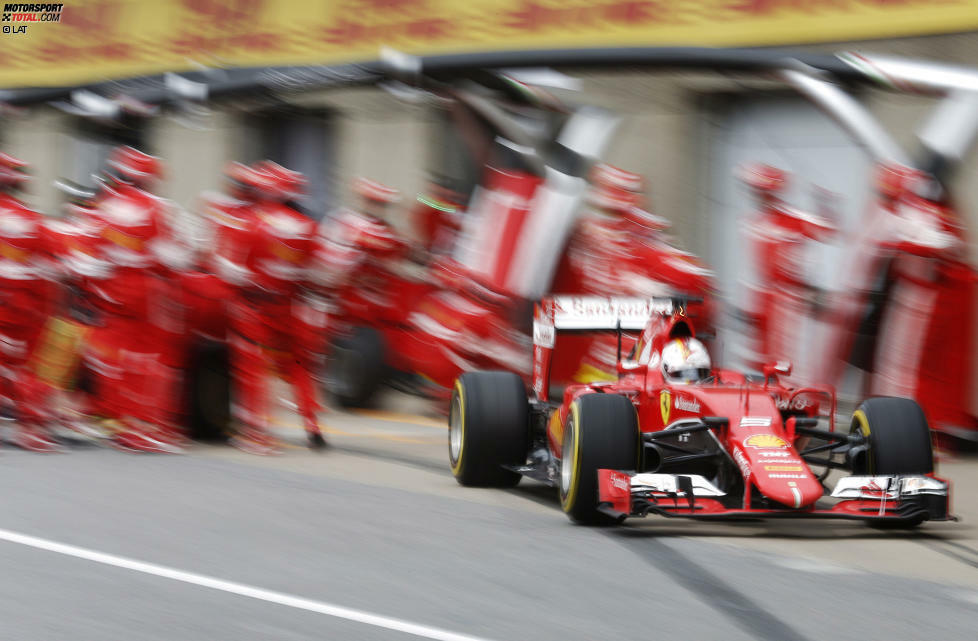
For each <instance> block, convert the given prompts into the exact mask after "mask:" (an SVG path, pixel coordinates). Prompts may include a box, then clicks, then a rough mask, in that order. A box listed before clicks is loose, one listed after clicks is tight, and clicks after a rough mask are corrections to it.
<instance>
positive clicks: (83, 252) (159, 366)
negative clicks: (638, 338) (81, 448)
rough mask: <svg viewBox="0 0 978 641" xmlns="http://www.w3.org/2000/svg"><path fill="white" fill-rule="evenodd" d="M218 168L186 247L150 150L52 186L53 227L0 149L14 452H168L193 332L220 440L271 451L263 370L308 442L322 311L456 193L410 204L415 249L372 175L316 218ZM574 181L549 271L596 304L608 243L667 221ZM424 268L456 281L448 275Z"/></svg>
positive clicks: (279, 177)
mask: <svg viewBox="0 0 978 641" xmlns="http://www.w3.org/2000/svg"><path fill="white" fill-rule="evenodd" d="M225 173H226V177H227V179H228V188H227V190H226V192H225V193H213V192H209V193H207V194H205V195H204V196H203V197H202V209H203V212H202V213H203V214H204V215H203V217H202V220H203V221H204V224H205V226H206V227H207V233H205V234H204V236H205V237H206V238H207V242H206V243H201V242H200V239H199V238H198V239H196V242H195V239H192V238H189V237H188V236H190V235H192V234H188V233H187V232H186V229H185V228H184V227H185V226H184V225H183V224H182V223H181V222H180V218H181V214H183V212H181V211H180V210H179V209H178V208H177V207H175V206H174V205H173V204H172V203H170V202H169V201H166V200H164V199H162V198H160V197H158V196H156V195H154V193H153V190H154V188H155V186H156V184H157V182H158V181H159V180H160V178H161V177H162V175H163V167H162V163H161V162H160V160H159V159H158V158H156V157H153V156H150V155H148V154H145V153H143V152H141V151H138V150H136V149H133V148H131V147H119V148H116V149H114V150H113V151H112V153H111V154H110V157H109V159H108V161H107V163H106V168H105V170H104V172H103V174H102V175H101V176H99V177H98V185H97V189H96V190H95V192H94V193H92V192H87V193H85V192H82V191H77V190H76V191H72V190H70V189H69V190H67V191H68V192H69V196H71V195H74V196H75V198H73V199H70V200H69V202H68V203H67V204H66V205H65V216H64V217H62V218H48V217H45V216H43V215H42V214H40V213H38V212H36V211H33V210H32V209H30V208H29V207H27V206H26V205H25V204H24V203H23V202H22V200H20V198H19V196H20V192H21V191H22V190H23V189H24V188H25V186H26V185H27V184H28V181H29V168H28V166H27V163H25V162H23V161H21V160H19V159H17V158H14V157H12V156H10V155H6V154H0V354H2V368H0V385H2V390H0V401H2V412H3V417H4V418H5V419H7V420H8V421H11V425H12V435H13V439H12V440H13V441H14V442H15V443H16V444H17V445H19V446H20V447H23V448H25V449H28V450H32V451H38V452H48V451H57V450H58V449H60V447H59V443H58V440H57V438H56V436H55V433H56V432H55V430H54V429H53V428H55V427H57V426H61V427H68V428H72V429H75V430H77V431H80V432H83V433H87V434H92V435H98V436H103V437H105V436H107V437H108V438H109V439H110V442H111V443H112V444H113V445H114V446H115V447H117V448H118V449H122V450H126V451H133V452H169V453H175V452H180V451H182V449H183V448H184V447H185V445H186V441H187V437H186V431H185V427H184V423H185V419H186V405H185V402H184V400H185V395H186V391H185V383H186V380H185V379H186V373H187V369H188V367H189V366H190V364H189V363H188V355H189V354H190V353H191V350H190V345H191V343H192V342H193V341H194V340H198V339H200V338H201V337H204V338H207V339H210V340H213V341H217V342H220V343H223V344H225V345H227V350H228V353H229V361H230V373H231V377H230V378H231V382H232V407H231V413H232V418H233V422H234V430H233V435H232V437H231V442H232V444H234V445H235V446H237V447H239V448H241V449H243V450H245V451H248V452H252V453H258V454H265V453H272V452H274V451H275V450H276V446H277V443H276V440H275V439H274V438H273V437H272V436H271V434H270V431H269V423H270V416H271V411H270V406H271V405H272V403H271V401H270V395H271V392H270V386H269V382H270V381H269V378H270V377H269V374H271V373H277V374H279V375H281V376H282V377H283V378H284V379H286V380H287V381H288V382H289V383H290V384H291V386H292V388H293V390H294V393H295V399H296V406H297V407H298V410H299V414H300V415H301V417H302V420H303V423H304V427H305V430H306V434H307V439H308V444H309V446H310V447H311V448H313V449H318V448H321V447H323V446H324V445H325V440H324V438H323V436H322V433H321V431H320V427H319V425H318V423H317V415H318V413H319V412H320V411H321V410H322V407H321V404H320V401H319V399H318V395H319V394H318V385H317V375H318V374H319V373H320V371H321V369H322V367H323V362H324V358H323V357H324V354H325V351H326V349H327V347H328V343H329V340H330V337H331V331H332V328H331V327H330V325H331V323H330V322H328V319H329V318H330V311H331V310H332V309H333V307H332V306H331V304H330V302H329V301H330V300H331V299H332V300H334V301H335V300H336V299H337V297H338V296H340V295H342V292H343V291H344V289H349V288H350V287H357V288H361V289H363V288H362V287H360V286H361V285H364V284H365V282H366V280H369V276H368V274H369V272H370V271H371V269H378V268H381V269H382V268H383V265H379V266H378V264H377V263H384V262H387V263H393V262H397V261H404V260H405V259H406V257H409V256H410V257H411V260H413V261H414V262H430V263H438V261H439V260H440V259H439V258H437V257H439V256H442V257H444V256H447V254H448V252H449V250H450V248H451V246H452V245H453V244H454V242H455V238H456V236H458V234H459V233H460V229H461V227H462V225H461V220H460V216H459V211H460V207H459V206H458V202H457V197H456V196H455V195H454V194H453V193H452V192H451V191H450V190H445V189H439V188H437V187H435V189H434V190H432V193H433V194H434V195H433V197H431V198H427V199H419V204H418V206H417V207H416V208H415V210H414V211H413V212H412V216H413V218H412V220H413V222H414V224H415V227H416V229H417V236H418V237H419V240H418V242H416V243H409V242H408V241H407V240H405V239H404V238H403V237H402V236H400V235H399V234H398V233H396V232H395V230H394V228H393V226H392V225H390V223H389V221H388V220H387V218H388V211H387V210H388V209H389V207H390V205H391V204H392V203H395V202H396V201H397V200H398V197H399V194H398V192H397V191H396V190H394V189H391V188H389V187H386V186H384V185H381V184H379V183H377V182H374V181H371V180H368V179H364V178H359V179H357V180H356V182H355V184H354V192H355V194H356V195H357V196H358V197H359V199H360V201H361V202H360V204H359V207H358V209H359V211H352V210H348V209H346V210H340V211H339V212H335V213H334V214H333V215H331V216H327V217H325V218H323V220H322V222H318V223H317V222H316V221H315V220H314V219H313V218H311V217H309V216H308V215H307V214H306V213H304V212H303V211H302V209H301V207H300V206H298V205H297V204H296V202H297V199H298V198H299V197H300V196H301V193H302V192H303V189H304V185H305V182H306V179H305V178H304V176H302V175H301V174H300V173H298V172H295V171H291V170H289V169H286V168H285V167H282V166H280V165H278V164H276V163H274V162H271V161H261V162H258V163H255V164H253V165H250V166H249V165H245V164H242V163H232V164H231V165H229V166H228V167H227V168H226V171H225ZM592 182H593V187H592V195H591V198H590V203H591V205H592V212H593V213H594V214H595V215H594V216H592V217H590V218H587V219H585V220H584V221H583V222H582V224H581V225H580V226H579V230H578V233H576V235H575V236H573V237H572V238H571V242H570V248H571V249H570V251H569V255H570V256H571V263H572V265H571V267H570V268H569V269H565V270H564V273H565V280H566V279H570V280H582V279H583V280H585V281H587V282H589V283H590V286H589V287H584V290H587V291H592V292H594V293H602V292H604V291H607V290H608V289H609V288H610V289H612V290H619V289H621V288H622V286H623V285H622V283H620V282H617V283H616V282H614V280H615V279H614V278H613V276H614V275H615V274H618V273H619V272H620V271H621V267H620V265H618V263H617V261H616V260H615V257H616V256H620V253H619V252H616V251H614V247H616V246H621V247H624V246H625V245H628V244H629V243H633V241H634V236H633V235H634V234H636V233H641V234H643V235H648V234H650V233H653V232H657V231H661V230H663V229H665V228H666V227H667V226H668V224H667V222H666V221H665V220H663V219H659V218H657V217H655V216H652V215H651V214H648V213H647V212H644V211H643V210H641V209H640V208H639V207H638V205H640V204H641V201H642V198H643V185H642V180H641V178H640V177H639V176H638V175H636V174H631V173H629V172H624V171H621V170H618V169H615V168H612V167H608V166H600V167H599V168H598V170H597V171H596V172H595V174H594V176H593V180H592ZM203 245H206V247H204V246H203ZM595 247H611V248H612V249H610V250H608V251H597V252H595V251H594V250H593V248H595ZM677 251H678V250H677ZM364 255H369V256H370V258H371V261H372V262H373V263H374V264H371V261H366V262H365V261H364V260H363V256H364ZM594 261H598V262H601V261H604V262H605V263H607V264H605V265H594V264H591V263H593V262H594ZM448 262H451V261H448ZM388 266H389V265H388ZM436 271H439V273H441V274H442V275H443V277H446V278H449V279H451V278H453V277H455V278H457V275H458V269H457V266H455V267H453V268H450V269H447V270H445V269H442V270H436ZM446 274H448V276H446ZM558 279H559V277H558ZM609 279H610V280H609ZM591 281H594V282H591ZM606 281H608V282H606ZM587 282H585V283H584V285H587ZM558 286H564V287H566V286H568V285H566V284H565V285H558ZM581 287H582V285H581V283H577V288H578V289H580V288H581ZM572 288H573V286H572Z"/></svg>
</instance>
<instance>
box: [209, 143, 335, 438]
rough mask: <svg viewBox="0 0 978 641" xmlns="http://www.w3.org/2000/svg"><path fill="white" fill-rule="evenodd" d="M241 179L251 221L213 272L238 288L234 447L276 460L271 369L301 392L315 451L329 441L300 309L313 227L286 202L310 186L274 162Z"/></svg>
mask: <svg viewBox="0 0 978 641" xmlns="http://www.w3.org/2000/svg"><path fill="white" fill-rule="evenodd" d="M239 178H243V179H244V180H246V181H247V182H248V183H249V184H250V185H252V187H253V197H254V201H253V203H252V205H251V206H252V210H251V215H250V216H243V217H242V218H241V220H242V221H243V228H242V229H239V230H236V233H234V234H233V235H230V237H226V238H225V239H224V242H222V245H221V247H220V251H221V254H220V255H218V256H217V257H216V258H215V262H214V264H215V267H216V269H217V271H218V273H219V275H221V277H222V278H224V279H225V281H226V282H228V283H229V284H230V285H231V286H232V287H233V292H234V293H233V294H232V301H233V302H232V303H231V305H230V319H229V323H230V343H231V345H230V351H231V372H232V379H233V390H234V394H233V408H232V415H233V417H234V419H235V421H236V423H237V424H238V430H237V434H236V435H235V436H234V437H233V438H232V440H231V442H232V444H233V445H235V446H236V447H238V448H239V449H242V450H244V451H246V452H251V453H254V454H273V453H275V452H276V451H277V449H278V447H277V443H276V440H275V439H274V437H273V436H272V435H271V433H270V431H269V399H268V376H267V374H268V373H269V370H272V371H274V370H278V371H279V372H280V373H281V374H282V375H283V376H285V377H286V378H288V379H289V380H290V381H291V383H292V386H293V388H294V390H295V392H296V401H297V405H298V407H299V412H300V414H301V415H302V418H303V422H304V426H305V430H306V434H307V438H308V444H309V447H310V448H313V449H320V448H322V447H323V446H325V440H324V439H323V436H322V433H321V431H320V429H319V423H318V419H317V413H318V410H319V404H318V402H317V399H316V393H315V383H314V379H313V373H312V369H313V367H314V363H313V362H312V361H311V359H310V355H309V353H308V350H306V349H304V346H305V345H304V343H305V340H304V339H303V336H304V334H305V332H304V331H295V330H296V327H298V326H299V325H298V324H297V322H298V321H301V320H302V319H303V318H304V315H303V314H302V312H300V311H299V310H301V309H302V305H303V301H302V300H301V298H300V295H301V293H302V288H303V285H304V281H305V279H306V277H307V273H308V272H307V269H308V264H309V260H310V257H311V255H312V252H313V245H314V238H315V233H316V223H315V222H314V221H313V220H311V219H309V218H307V217H306V216H304V215H303V214H302V213H300V212H298V211H296V210H295V209H293V208H291V207H288V206H287V205H286V204H285V203H287V202H289V201H291V200H292V199H294V198H295V197H296V195H297V194H298V193H299V191H300V190H301V189H302V187H303V185H304V184H305V179H304V178H303V176H302V174H300V173H298V172H294V171H290V170H288V169H285V168H284V167H281V166H280V165H277V164H275V163H272V162H268V161H266V162H262V163H259V164H258V165H256V166H254V167H251V168H250V170H249V171H248V172H247V175H246V176H239Z"/></svg>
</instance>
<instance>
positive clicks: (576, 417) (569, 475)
mask: <svg viewBox="0 0 978 641" xmlns="http://www.w3.org/2000/svg"><path fill="white" fill-rule="evenodd" d="M638 440H639V430H638V417H637V416H636V414H635V407H634V406H633V405H632V402H631V401H630V400H629V399H628V398H626V397H624V396H620V395H618V394H597V393H595V394H585V395H584V396H581V397H580V398H578V399H577V400H576V401H574V403H573V404H572V405H571V407H570V413H569V415H568V417H567V424H566V425H565V426H564V439H563V445H562V446H561V464H560V484H559V487H560V506H561V507H562V508H563V509H564V512H566V513H567V516H569V517H570V519H571V520H572V521H574V522H575V523H583V524H593V525H604V524H610V523H612V522H613V521H612V519H611V518H610V517H607V516H605V515H604V514H601V513H600V512H598V511H597V508H598V470H599V469H612V470H634V469H637V467H638V451H639V449H638Z"/></svg>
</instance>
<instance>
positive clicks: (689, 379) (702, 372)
mask: <svg viewBox="0 0 978 641" xmlns="http://www.w3.org/2000/svg"><path fill="white" fill-rule="evenodd" d="M710 369H711V366H710V355H709V353H707V351H706V347H705V346H704V345H703V343H701V342H699V341H698V340H696V339H695V338H693V337H691V336H687V337H683V338H675V339H673V340H670V341H669V343H668V344H667V345H666V346H665V347H663V348H662V375H663V376H664V377H665V379H666V381H667V382H669V383H693V382H697V381H702V380H703V379H705V378H707V377H709V376H710Z"/></svg>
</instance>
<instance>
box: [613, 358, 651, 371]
mask: <svg viewBox="0 0 978 641" xmlns="http://www.w3.org/2000/svg"><path fill="white" fill-rule="evenodd" d="M648 369H649V367H648V365H643V364H642V363H639V362H638V361H632V360H623V361H618V373H619V374H636V373H642V372H645V371H648Z"/></svg>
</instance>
